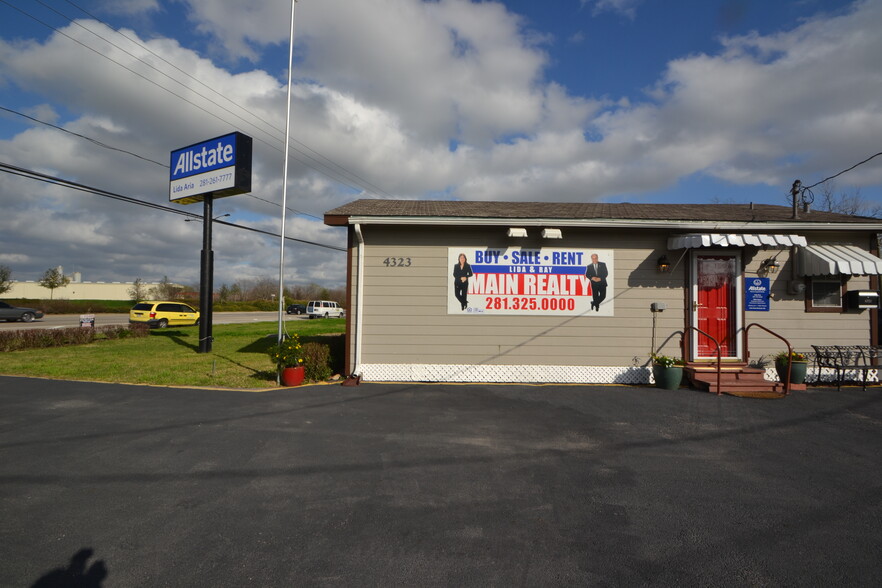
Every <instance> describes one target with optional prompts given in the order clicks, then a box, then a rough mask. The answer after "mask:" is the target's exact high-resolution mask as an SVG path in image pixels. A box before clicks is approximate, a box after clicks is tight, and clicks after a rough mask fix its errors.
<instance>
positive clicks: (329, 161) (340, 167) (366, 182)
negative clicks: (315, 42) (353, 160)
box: [41, 0, 393, 198]
mask: <svg viewBox="0 0 882 588" xmlns="http://www.w3.org/2000/svg"><path fill="white" fill-rule="evenodd" d="M65 2H67V3H68V4H70V5H71V6H73V7H75V8H77V9H78V10H80V11H81V12H82V13H83V14H85V15H87V16H89V18H92V19H93V20H95V21H97V22H99V23H101V24H103V25H104V26H106V27H107V28H108V29H110V30H112V31H114V32H115V33H116V34H118V35H120V36H121V37H123V38H125V39H128V40H129V41H131V42H132V43H134V44H135V45H137V46H139V47H141V48H142V49H144V50H145V51H147V52H148V53H150V54H151V55H153V56H154V57H156V58H157V59H159V60H160V61H162V62H163V63H165V64H167V65H168V66H169V67H172V68H174V69H175V70H177V71H179V72H180V73H182V74H183V75H185V76H187V77H188V78H190V79H191V80H193V81H194V82H196V83H197V84H199V85H201V86H203V87H204V88H206V89H207V90H209V91H211V92H213V93H214V94H216V95H217V96H219V97H221V98H223V99H224V100H226V101H227V102H229V103H230V104H232V105H234V106H236V107H238V108H240V109H242V110H243V111H245V112H247V113H248V114H249V115H250V116H252V117H254V118H256V119H257V120H259V121H261V122H263V123H264V124H266V125H267V126H268V127H269V128H270V129H272V130H273V131H275V132H277V133H281V132H282V131H281V129H278V128H276V127H274V126H273V125H272V123H270V122H269V121H268V120H266V119H265V118H263V117H261V116H259V115H257V114H255V113H254V112H251V111H249V110H248V109H247V108H245V107H244V106H242V105H240V104H237V103H236V102H235V101H233V100H231V99H230V98H229V97H228V96H226V95H224V94H221V93H220V92H218V91H217V90H215V89H214V88H213V87H211V86H210V85H208V84H206V83H204V82H202V81H201V80H199V79H198V78H196V77H195V76H193V75H191V74H190V73H189V72H187V71H185V70H183V69H181V68H180V67H178V66H177V65H175V64H174V63H172V62H170V61H168V60H167V59H166V58H164V57H162V56H161V55H159V54H158V53H156V52H155V51H153V50H152V49H150V47H148V46H147V45H144V44H143V43H141V42H140V41H139V40H138V39H134V38H132V37H130V36H129V35H126V34H124V33H122V32H120V31H118V30H116V29H115V28H114V27H112V26H111V25H110V24H108V23H106V22H104V21H103V20H101V19H100V18H98V17H97V16H95V15H94V14H92V13H91V12H89V11H88V10H86V9H85V8H83V7H82V6H79V5H78V4H77V3H76V2H73V1H72V0H65ZM41 3H42V2H41ZM65 18H68V17H67V16H65ZM68 20H70V21H71V22H73V20H71V19H69V18H68ZM87 30H89V32H91V33H92V34H93V35H95V36H97V37H98V38H100V39H104V40H105V41H107V42H108V43H110V41H109V40H107V39H105V38H104V37H102V36H101V35H99V34H97V33H95V32H94V31H92V30H91V29H87ZM132 57H135V59H138V60H139V61H141V62H143V63H146V62H144V61H143V60H142V59H141V58H139V57H136V56H134V55H132ZM148 65H149V64H148ZM157 71H158V70H157ZM291 140H292V141H293V142H294V143H297V144H298V145H300V146H302V147H303V148H304V149H307V150H309V151H310V152H312V153H314V154H315V155H317V156H318V157H320V158H321V159H323V160H324V161H325V162H326V163H327V164H328V165H330V166H332V167H334V168H337V169H338V170H340V171H341V172H342V173H344V174H346V175H348V176H351V177H353V178H355V179H357V180H358V181H359V182H361V183H362V184H364V185H365V186H368V187H370V188H372V189H373V191H375V192H377V193H380V194H382V195H383V196H387V197H389V198H392V197H393V196H392V195H391V194H389V193H388V192H386V191H385V190H383V189H382V188H379V187H378V186H376V185H375V184H373V183H371V182H370V181H369V180H366V179H365V178H363V177H362V176H360V175H359V174H357V173H355V172H353V171H352V170H350V169H348V168H346V167H345V166H343V165H340V164H338V163H337V162H335V161H333V160H332V159H330V158H328V157H327V156H325V155H324V154H322V153H320V152H318V151H316V150H315V149H313V148H312V147H310V146H309V145H307V144H306V143H303V142H302V141H299V140H298V139H296V138H295V137H291ZM297 151H298V152H299V153H302V154H303V155H306V154H305V153H303V152H302V151H300V150H297ZM306 156H307V157H309V156H308V155H306ZM310 159H313V158H310ZM313 161H316V160H315V159H313ZM317 163H319V162H317Z"/></svg>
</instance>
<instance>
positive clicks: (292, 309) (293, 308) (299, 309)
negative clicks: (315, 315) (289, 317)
mask: <svg viewBox="0 0 882 588" xmlns="http://www.w3.org/2000/svg"><path fill="white" fill-rule="evenodd" d="M287 313H288V314H306V307H305V306H304V305H302V304H289V305H288V308H287Z"/></svg>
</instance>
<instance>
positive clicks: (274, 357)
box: [267, 333, 305, 386]
mask: <svg viewBox="0 0 882 588" xmlns="http://www.w3.org/2000/svg"><path fill="white" fill-rule="evenodd" d="M267 352H268V353H269V356H270V360H271V361H272V362H273V363H275V364H276V369H277V370H278V371H279V373H280V374H281V381H282V384H284V385H285V386H299V385H300V384H302V383H303V377H304V375H305V370H304V367H303V348H302V346H301V344H300V339H299V337H297V334H296V333H295V334H294V335H289V336H287V337H286V338H284V339H282V342H281V343H274V344H273V345H271V346H270V348H269V349H268V350H267Z"/></svg>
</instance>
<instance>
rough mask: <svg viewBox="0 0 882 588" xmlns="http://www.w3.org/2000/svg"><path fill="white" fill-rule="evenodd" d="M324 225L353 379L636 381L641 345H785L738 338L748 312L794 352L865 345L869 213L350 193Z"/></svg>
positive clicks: (872, 267) (755, 357) (869, 325)
mask: <svg viewBox="0 0 882 588" xmlns="http://www.w3.org/2000/svg"><path fill="white" fill-rule="evenodd" d="M325 222H326V224H328V225H332V226H347V227H348V230H349V263H348V307H349V312H348V313H347V321H348V322H349V328H348V329H347V333H348V338H349V340H348V357H347V368H348V370H349V372H350V373H351V374H353V375H358V376H361V377H362V378H363V379H365V380H375V381H376V380H393V381H461V382H581V383H588V382H592V383H614V382H620V383H648V382H650V381H651V375H650V374H651V370H650V369H649V364H650V358H651V355H652V354H653V353H656V354H664V355H669V356H676V357H682V358H683V359H685V360H686V361H688V362H691V363H699V364H700V363H702V362H710V361H716V357H717V344H719V345H720V355H721V357H722V360H723V361H725V362H727V363H729V364H732V365H735V364H737V365H747V364H748V363H751V362H752V363H757V362H758V361H759V360H761V359H762V358H768V357H769V356H771V355H773V354H775V353H777V352H779V351H781V349H782V343H781V341H780V340H778V339H776V338H775V337H772V336H769V335H767V334H766V333H765V332H762V331H761V330H760V329H754V328H751V329H750V331H749V340H748V339H747V337H745V329H746V328H747V327H748V326H749V325H751V324H752V323H758V324H760V325H762V326H763V327H765V328H768V329H771V330H773V331H775V332H776V333H778V334H779V335H781V336H783V337H784V338H786V339H787V340H789V341H790V343H791V344H792V345H793V347H794V349H798V350H805V351H811V345H812V344H816V345H832V344H864V345H866V344H871V343H872V344H875V343H876V342H877V337H878V335H877V333H876V318H877V317H876V314H877V312H878V311H877V310H875V309H859V308H853V307H851V306H850V305H849V294H848V292H852V291H871V292H874V293H875V292H877V291H878V275H879V274H880V273H882V260H880V259H879V258H878V257H877V256H876V254H877V251H876V240H875V239H876V233H877V232H880V231H882V223H880V221H878V220H876V219H870V218H861V217H853V216H847V215H840V214H834V213H823V212H799V213H798V214H797V215H796V216H794V211H793V210H792V209H790V208H788V207H781V206H770V205H758V206H753V205H634V204H566V203H562V204H551V203H505V202H447V201H444V202H426V201H388V200H359V201H356V202H353V203H351V204H348V205H346V206H343V207H340V208H338V209H335V210H332V211H329V212H328V213H326V215H325ZM461 255H464V259H463V258H461V257H460V256H461ZM466 266H468V267H466ZM463 278H465V279H463ZM748 345H749V349H748ZM759 363H762V362H761V361H759Z"/></svg>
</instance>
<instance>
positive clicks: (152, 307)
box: [129, 300, 199, 329]
mask: <svg viewBox="0 0 882 588" xmlns="http://www.w3.org/2000/svg"><path fill="white" fill-rule="evenodd" d="M129 322H130V323H142V324H146V325H148V326H149V327H151V328H159V329H164V328H166V327H168V326H174V327H182V326H188V325H198V324H199V311H198V310H195V309H194V308H193V307H191V306H190V305H189V304H184V303H183V302H171V301H167V300H145V301H144V302H139V303H138V304H136V305H135V306H133V307H132V310H130V311H129Z"/></svg>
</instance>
